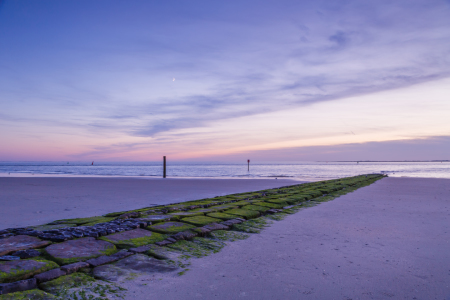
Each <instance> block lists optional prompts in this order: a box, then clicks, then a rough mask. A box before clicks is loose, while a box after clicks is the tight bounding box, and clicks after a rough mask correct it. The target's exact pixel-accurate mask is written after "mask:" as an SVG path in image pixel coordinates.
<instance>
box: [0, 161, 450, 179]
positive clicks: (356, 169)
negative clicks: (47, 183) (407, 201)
mask: <svg viewBox="0 0 450 300" xmlns="http://www.w3.org/2000/svg"><path fill="white" fill-rule="evenodd" d="M0 173H3V174H2V175H3V176H6V175H7V176H33V174H34V175H43V174H44V175H52V176H64V175H72V176H153V177H161V176H162V163H149V162H123V163H119V162H98V163H97V162H96V163H95V165H93V166H92V165H91V162H69V163H68V162H0ZM5 173H6V175H5ZM368 173H385V174H388V175H389V176H395V177H399V176H408V177H434V178H450V162H442V163H441V162H414V163H412V162H407V163H406V162H405V163H397V162H395V163H393V162H391V163H386V162H371V163H369V162H360V163H359V164H357V163H354V162H328V163H325V162H303V163H293V164H256V163H255V164H251V165H250V172H248V171H247V165H246V164H186V163H172V164H171V163H168V164H167V176H168V177H211V178H268V179H269V178H274V177H277V178H283V177H284V178H293V179H299V180H321V179H329V178H339V177H346V176H353V175H359V174H368Z"/></svg>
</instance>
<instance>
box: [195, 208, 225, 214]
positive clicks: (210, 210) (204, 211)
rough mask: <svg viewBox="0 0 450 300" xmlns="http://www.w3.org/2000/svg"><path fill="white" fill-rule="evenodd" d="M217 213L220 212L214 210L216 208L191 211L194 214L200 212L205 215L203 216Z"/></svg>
mask: <svg viewBox="0 0 450 300" xmlns="http://www.w3.org/2000/svg"><path fill="white" fill-rule="evenodd" d="M216 211H219V210H218V209H214V208H197V209H193V210H191V211H190V212H193V213H197V212H200V213H203V214H207V213H213V212H216Z"/></svg>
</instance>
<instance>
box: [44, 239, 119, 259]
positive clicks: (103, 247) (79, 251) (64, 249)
mask: <svg viewBox="0 0 450 300" xmlns="http://www.w3.org/2000/svg"><path fill="white" fill-rule="evenodd" d="M45 251H46V252H47V253H48V254H49V255H50V256H51V257H52V258H53V259H54V260H55V261H57V262H58V263H60V264H61V265H67V264H72V263H74V262H79V261H85V260H88V259H91V258H95V257H99V256H102V255H105V254H106V255H108V254H113V253H114V252H116V251H117V250H116V247H115V246H114V245H113V244H112V243H109V242H106V241H102V240H96V239H95V238H93V237H86V238H81V239H78V240H70V241H66V242H63V243H60V244H53V245H50V246H48V247H47V248H46V249H45Z"/></svg>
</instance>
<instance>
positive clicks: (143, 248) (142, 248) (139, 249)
mask: <svg viewBox="0 0 450 300" xmlns="http://www.w3.org/2000/svg"><path fill="white" fill-rule="evenodd" d="M151 248H152V245H145V246H140V247H136V248H130V249H128V251H130V252H132V253H145V252H147V251H148V250H150V249H151Z"/></svg>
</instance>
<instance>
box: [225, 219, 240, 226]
mask: <svg viewBox="0 0 450 300" xmlns="http://www.w3.org/2000/svg"><path fill="white" fill-rule="evenodd" d="M240 223H242V222H241V221H238V220H228V221H225V222H222V223H220V224H222V225H225V226H233V225H234V224H240Z"/></svg>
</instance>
